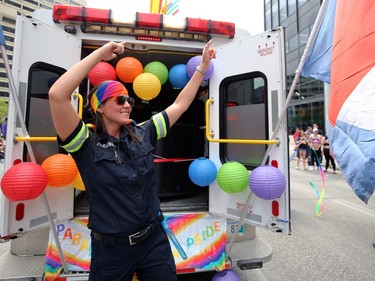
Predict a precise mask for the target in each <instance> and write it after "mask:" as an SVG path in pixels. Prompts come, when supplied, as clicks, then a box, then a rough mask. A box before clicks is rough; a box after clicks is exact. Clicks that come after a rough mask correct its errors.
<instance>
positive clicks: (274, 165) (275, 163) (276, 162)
mask: <svg viewBox="0 0 375 281" xmlns="http://www.w3.org/2000/svg"><path fill="white" fill-rule="evenodd" d="M271 166H273V167H275V168H279V162H278V161H277V160H272V161H271Z"/></svg>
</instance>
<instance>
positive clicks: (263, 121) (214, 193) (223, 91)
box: [206, 29, 290, 233]
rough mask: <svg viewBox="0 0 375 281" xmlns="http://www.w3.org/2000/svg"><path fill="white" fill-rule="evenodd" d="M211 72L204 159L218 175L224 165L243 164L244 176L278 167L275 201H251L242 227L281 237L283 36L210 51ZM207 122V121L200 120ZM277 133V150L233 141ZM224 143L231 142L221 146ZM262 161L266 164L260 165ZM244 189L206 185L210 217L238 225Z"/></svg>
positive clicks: (284, 201)
mask: <svg viewBox="0 0 375 281" xmlns="http://www.w3.org/2000/svg"><path fill="white" fill-rule="evenodd" d="M216 49H217V59H216V60H215V61H214V66H215V72H214V75H213V77H212V78H211V79H210V81H209V83H210V85H209V98H210V100H211V102H209V103H208V104H207V106H206V109H207V112H206V114H209V115H208V117H209V118H208V120H209V122H207V124H206V126H208V128H207V132H209V135H210V138H211V140H210V142H209V158H210V159H211V160H212V161H213V162H214V163H215V164H216V166H217V168H218V169H219V168H220V167H221V166H222V165H223V164H225V163H226V162H229V161H236V162H239V163H241V164H243V165H244V166H245V167H246V168H247V170H248V172H249V173H251V172H252V171H253V170H254V169H255V168H256V167H258V166H259V165H261V164H262V163H266V164H270V165H273V166H276V167H278V168H279V169H280V170H281V172H282V173H283V174H284V176H285V179H286V190H285V191H284V192H283V193H282V195H281V197H279V198H274V199H271V200H270V199H267V200H266V199H262V198H260V197H257V196H256V195H253V196H252V197H251V201H250V205H249V207H248V208H247V211H246V215H245V221H244V222H245V223H248V224H252V225H256V226H264V227H268V228H270V229H273V230H277V231H280V232H283V233H289V231H290V223H289V216H290V209H289V202H290V198H289V161H288V159H289V158H288V145H289V138H288V134H287V119H286V114H285V117H283V120H281V121H282V122H281V127H280V130H279V129H278V128H276V124H277V123H279V118H280V115H281V112H282V111H283V110H284V103H285V99H286V85H285V84H286V83H285V60H284V57H285V55H284V38H283V30H282V29H277V30H274V31H269V32H265V33H262V34H259V35H256V36H252V37H248V38H245V39H241V40H238V41H234V42H232V43H230V44H226V45H223V46H218V47H216ZM206 121H207V120H206ZM274 131H275V132H277V137H276V139H278V140H279V141H280V143H279V144H273V148H272V151H271V154H270V157H267V158H266V157H265V155H266V150H267V147H268V145H269V144H265V143H261V144H243V143H240V142H238V141H236V140H246V139H247V140H270V139H271V138H272V136H273V134H274ZM224 139H226V140H228V139H230V140H232V141H233V142H231V143H227V142H225V141H223V140H224ZM265 160H267V161H265ZM249 194H250V188H249V187H248V188H247V189H246V190H245V191H242V192H239V193H227V192H224V191H223V190H222V189H221V187H220V186H219V185H218V183H217V181H215V182H214V183H212V184H211V185H210V191H209V196H210V200H209V202H210V206H209V210H210V212H211V213H213V214H216V215H220V216H225V217H227V218H230V219H234V220H237V221H238V220H239V218H240V215H241V212H242V210H243V209H244V206H245V204H246V202H247V199H248V197H249Z"/></svg>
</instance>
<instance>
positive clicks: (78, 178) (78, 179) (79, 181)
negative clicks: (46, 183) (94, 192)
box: [70, 172, 86, 190]
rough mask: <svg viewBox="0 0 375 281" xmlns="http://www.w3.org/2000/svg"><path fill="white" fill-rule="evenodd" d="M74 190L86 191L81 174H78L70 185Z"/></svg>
mask: <svg viewBox="0 0 375 281" xmlns="http://www.w3.org/2000/svg"><path fill="white" fill-rule="evenodd" d="M70 184H71V185H72V186H73V187H74V188H77V189H79V190H85V189H86V188H85V184H84V183H83V181H82V177H81V174H80V173H79V172H78V173H77V175H76V177H75V178H74V180H73V181H72V182H71V183H70Z"/></svg>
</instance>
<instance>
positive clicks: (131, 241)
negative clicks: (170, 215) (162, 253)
mask: <svg viewBox="0 0 375 281" xmlns="http://www.w3.org/2000/svg"><path fill="white" fill-rule="evenodd" d="M163 219H164V216H163V214H160V215H159V216H158V218H157V219H156V221H155V222H154V223H152V224H151V225H149V226H148V227H146V228H145V229H142V230H140V231H138V232H136V233H133V234H130V235H107V234H101V233H98V232H95V231H91V236H92V237H93V238H94V239H96V240H98V241H103V240H104V239H114V242H115V244H117V245H123V244H127V245H135V244H138V243H141V242H143V241H145V240H146V239H147V238H148V237H150V236H151V234H152V230H153V228H154V227H155V226H156V225H157V224H159V223H160V222H161V221H163Z"/></svg>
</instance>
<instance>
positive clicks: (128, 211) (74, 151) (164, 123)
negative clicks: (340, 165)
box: [49, 41, 216, 281]
mask: <svg viewBox="0 0 375 281" xmlns="http://www.w3.org/2000/svg"><path fill="white" fill-rule="evenodd" d="M210 46H211V41H209V42H208V43H207V44H206V46H205V48H204V50H203V53H202V61H201V63H200V65H199V66H198V67H197V71H195V73H194V75H193V76H192V77H191V79H190V81H189V83H188V84H187V85H186V86H185V88H184V89H183V90H182V91H181V92H180V94H179V95H178V97H177V98H176V100H175V101H174V103H173V104H171V105H170V106H169V107H167V108H166V109H165V110H164V111H162V112H160V113H158V114H156V115H154V116H152V118H151V119H150V120H148V121H146V122H144V123H142V124H141V125H139V126H135V123H134V122H133V121H132V120H131V119H130V114H131V111H132V106H133V105H134V99H132V98H131V97H129V96H128V92H127V90H126V88H125V87H124V86H123V85H122V84H121V83H120V82H117V81H105V82H104V83H102V84H100V85H98V86H97V87H95V88H94V89H93V90H92V92H91V94H90V97H89V99H90V105H91V108H92V110H93V111H94V112H95V131H94V133H92V132H90V130H89V129H88V127H87V126H86V125H85V124H84V123H83V122H82V121H81V120H80V118H79V116H78V114H77V112H76V111H75V110H74V108H73V107H72V105H71V102H70V97H71V94H72V93H73V91H74V90H75V89H76V88H77V87H78V86H79V84H80V83H81V81H82V80H83V79H84V78H85V77H86V76H87V74H88V73H89V71H90V70H91V69H92V68H93V67H94V66H95V65H96V64H97V63H98V62H100V61H109V60H111V59H114V58H116V56H117V54H122V53H124V44H123V43H115V42H109V43H107V44H105V45H104V46H102V47H101V48H99V49H97V50H95V51H94V52H92V53H91V54H90V55H89V56H87V57H85V58H84V59H83V60H81V61H80V62H78V63H77V64H76V65H74V66H73V67H72V68H71V69H69V70H68V71H67V72H66V73H65V74H64V75H62V76H61V77H60V78H59V79H58V80H57V81H56V82H55V83H54V85H53V86H52V87H51V89H50V92H49V101H50V106H51V112H52V118H53V122H54V125H55V129H56V132H57V134H58V140H59V143H60V145H61V146H62V147H63V148H64V149H65V150H66V151H67V152H69V153H70V154H71V155H72V157H73V158H74V160H75V161H76V163H77V167H78V169H79V172H80V174H81V177H82V180H83V182H84V184H85V187H86V195H87V199H88V201H89V204H90V213H89V223H88V227H89V228H90V229H91V237H92V239H91V265H90V277H89V278H90V280H95V281H97V280H103V281H108V280H111V281H113V280H124V281H130V280H132V277H133V274H134V273H136V274H137V277H138V279H139V280H149V281H151V280H153V281H158V280H160V281H161V280H163V281H167V280H177V277H176V266H175V263H174V259H173V256H172V252H171V248H170V244H169V242H168V238H167V236H166V234H165V232H164V231H163V229H162V227H161V226H160V223H159V222H160V221H161V220H162V216H161V215H160V211H159V208H160V202H159V199H158V197H157V187H156V172H155V166H154V163H153V149H154V146H155V142H156V140H157V139H160V138H162V137H165V136H166V134H167V132H168V131H169V129H170V127H171V126H172V125H173V124H175V122H176V121H177V120H178V118H179V117H180V116H181V115H182V114H183V113H184V112H185V111H186V110H187V108H188V107H189V105H190V104H191V102H192V101H193V99H194V97H195V95H196V93H197V91H198V89H199V86H200V84H201V82H202V80H203V77H204V73H205V71H206V70H207V68H208V66H209V63H210V60H211V59H213V58H215V57H216V51H215V50H214V49H213V48H211V47H210Z"/></svg>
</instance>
